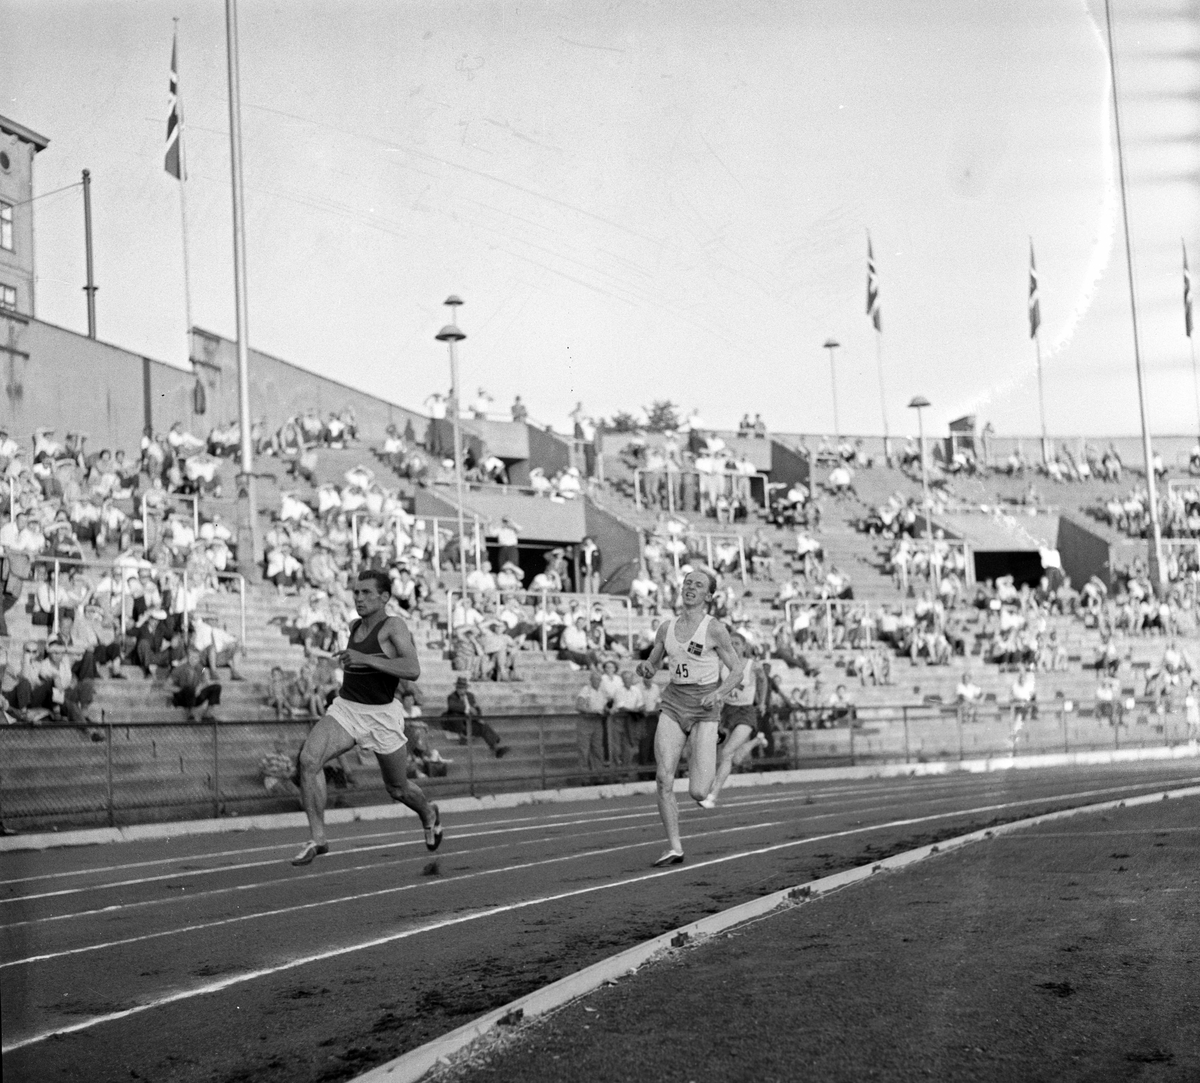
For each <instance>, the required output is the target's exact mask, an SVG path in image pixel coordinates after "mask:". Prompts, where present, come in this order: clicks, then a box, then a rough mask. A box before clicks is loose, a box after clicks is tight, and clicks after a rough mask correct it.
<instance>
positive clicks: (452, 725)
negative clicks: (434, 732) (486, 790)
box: [440, 677, 508, 759]
mask: <svg viewBox="0 0 1200 1083" xmlns="http://www.w3.org/2000/svg"><path fill="white" fill-rule="evenodd" d="M440 721H441V725H442V729H444V730H445V731H446V732H447V733H455V734H457V735H458V741H459V744H464V745H465V744H466V743H467V738H468V735H469V734H474V735H476V736H479V737H482V738H483V740H484V743H485V744H486V745H487V746H488V748H490V749H491V750H492V754H493V755H494V756H495V757H496V759H500V757H501V756H503V755H504V754H505V753H506V752H507V751H508V749H507V748H506V747H505V746H504V745H502V744H501V743H500V735H499V734H498V733H497V732H496V731H495V730H494V729H492V727H491V726H489V725H488V724H487V723H486V722H484V721H483V712H482V711H481V710H480V708H479V702H478V701H477V700H476V699H475V693H474V692H472V691H471V682H470V681H468V680H467V678H466V677H459V678H458V680H457V681H455V682H454V691H453V692H451V693H450V695H448V696H447V697H446V710H445V713H444V714H443V715H442V717H441V719H440Z"/></svg>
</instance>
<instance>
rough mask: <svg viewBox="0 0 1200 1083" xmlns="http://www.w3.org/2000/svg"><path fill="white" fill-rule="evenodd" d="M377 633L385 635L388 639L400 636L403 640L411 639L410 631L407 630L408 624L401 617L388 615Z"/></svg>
mask: <svg viewBox="0 0 1200 1083" xmlns="http://www.w3.org/2000/svg"><path fill="white" fill-rule="evenodd" d="M379 634H380V635H381V636H384V635H386V636H388V638H390V639H396V638H400V639H403V640H410V639H412V633H411V632H410V631H409V630H408V624H407V623H405V621H404V618H403V617H391V616H389V617H388V618H387V620H385V621H384V622H383V623H382V624H381V625H380V626H379Z"/></svg>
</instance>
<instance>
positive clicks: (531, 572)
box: [484, 538, 575, 591]
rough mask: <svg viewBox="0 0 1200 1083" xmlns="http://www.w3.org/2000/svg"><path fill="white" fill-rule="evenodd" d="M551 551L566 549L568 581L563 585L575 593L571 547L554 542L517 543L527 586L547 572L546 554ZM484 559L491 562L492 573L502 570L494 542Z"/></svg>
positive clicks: (518, 555) (490, 544) (523, 541)
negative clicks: (534, 578) (537, 576)
mask: <svg viewBox="0 0 1200 1083" xmlns="http://www.w3.org/2000/svg"><path fill="white" fill-rule="evenodd" d="M551 549H564V550H566V552H567V556H568V560H567V580H566V582H564V583H563V589H564V590H566V591H574V590H575V583H574V574H575V569H574V561H572V560H570V559H569V558H570V554H571V546H570V544H568V543H565V542H554V541H533V540H529V539H526V538H522V539H521V540H520V541H519V542H518V543H517V560H518V563H520V565H521V571H523V572H524V573H525V585H526V586H529V584H530V583H531V582H533V577H534V576H535V575H537V574H538V573H539V572H544V571H545V570H546V554H547V553H549V552H550V550H551ZM484 559H485V560H487V561H490V562H491V565H492V571H494V572H498V571H499V570H500V563H499V560H500V547H499V546H498V545H496V543H495V541H494V540H490V539H489V540H488V541H487V542H486V549H485V552H484Z"/></svg>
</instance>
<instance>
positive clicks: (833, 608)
mask: <svg viewBox="0 0 1200 1083" xmlns="http://www.w3.org/2000/svg"><path fill="white" fill-rule="evenodd" d="M796 609H816V610H820V611H821V612H822V613H823V615H824V618H825V621H824V622H825V649H826V650H827V651H831V650H833V628H834V620H833V615H834V613H835V612H837V613H841V614H844V613H845V612H846V611H847V610H854V609H857V610H860V611H862V612H869V607H868V606H867V605H866V603H864V602H856V601H854V600H852V599H845V598H789V599H788V600H787V601H786V602H784V603H783V619H784V621H786V622H787V626H788V629H789V630H791V631H792V632H793V635H794V628H795V625H794V623H793V617H792V611H793V610H796ZM843 619H844V618H843ZM872 639H873V637H872V636H871V634H870V631H869V626H868V634H867V641H868V642H871V641H872Z"/></svg>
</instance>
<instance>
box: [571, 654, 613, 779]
mask: <svg viewBox="0 0 1200 1083" xmlns="http://www.w3.org/2000/svg"><path fill="white" fill-rule="evenodd" d="M608 704H609V697H608V694H607V693H606V692H604V691H603V690H602V689H601V687H600V674H599V673H598V672H597V671H596V670H592V672H591V675H590V676H589V678H588V683H587V684H586V685H584V687H583V688H581V689H580V690H579V692H578V693H576V696H575V710H576V711H578V712H579V718H578V719H577V720H576V724H575V725H576V735H577V738H578V742H579V766H580V767H581V768H582V769H583V771H584V772H586V774H587V776H588V778H587V780H588V781H589V782H591V783H593V784H594V783H595V782H596V781H597V775H596V772H597V771H599V770H602V769H603V767H604V723H605V718H606V717H607V715H608Z"/></svg>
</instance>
